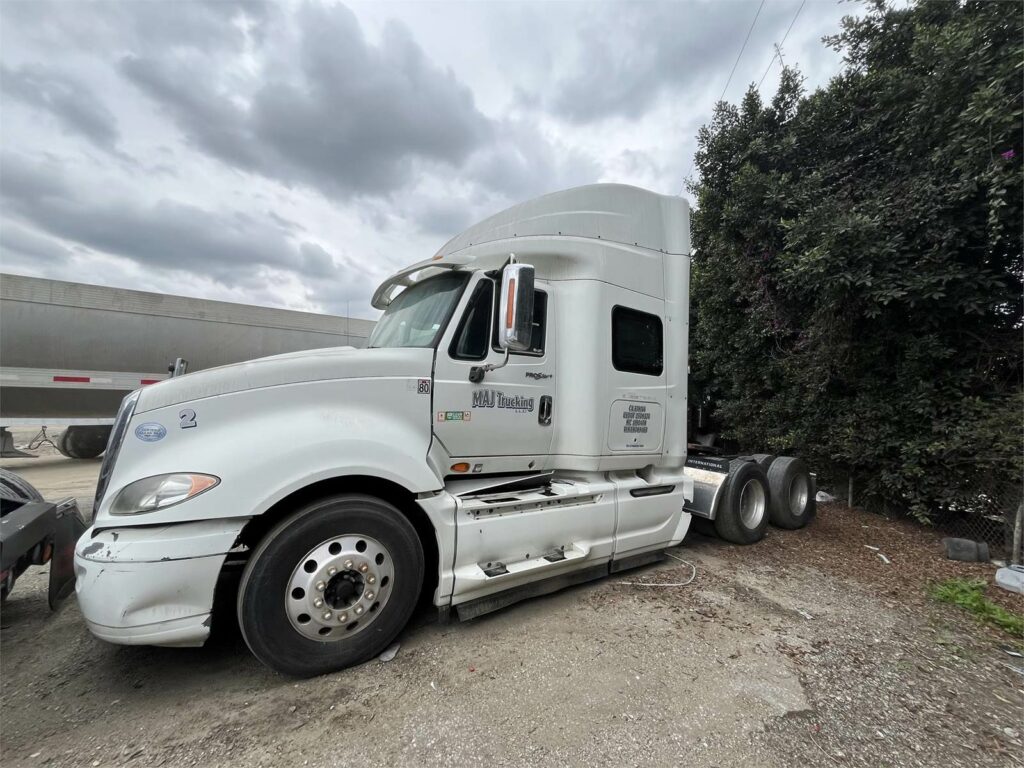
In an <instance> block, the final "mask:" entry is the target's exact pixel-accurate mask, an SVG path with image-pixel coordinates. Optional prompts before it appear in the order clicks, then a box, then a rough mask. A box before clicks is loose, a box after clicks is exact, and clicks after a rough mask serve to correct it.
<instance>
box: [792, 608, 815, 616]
mask: <svg viewBox="0 0 1024 768" xmlns="http://www.w3.org/2000/svg"><path fill="white" fill-rule="evenodd" d="M796 612H797V613H799V614H800V615H801V616H803V617H804V618H805V619H813V618H814V617H813V616H811V614H809V613H808V612H807V611H804V610H801V609H800V608H797V609H796Z"/></svg>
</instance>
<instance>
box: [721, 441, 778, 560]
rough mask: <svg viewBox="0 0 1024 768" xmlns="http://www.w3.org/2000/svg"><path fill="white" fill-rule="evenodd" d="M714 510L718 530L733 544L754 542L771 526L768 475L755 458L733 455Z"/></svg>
mask: <svg viewBox="0 0 1024 768" xmlns="http://www.w3.org/2000/svg"><path fill="white" fill-rule="evenodd" d="M726 482H727V485H726V487H725V488H724V489H723V490H722V498H721V499H720V500H719V502H718V512H717V513H716V514H715V531H716V532H717V533H718V535H719V536H721V537H722V538H723V539H725V540H726V541H731V542H732V543H733V544H753V543H754V542H757V541H760V540H761V539H762V538H763V537H764V532H765V529H766V528H767V527H768V498H769V494H768V478H767V477H766V476H765V473H764V470H763V469H761V467H760V466H758V464H757V463H756V462H754V461H747V460H745V459H733V460H732V462H730V464H729V479H728V480H727V481H726Z"/></svg>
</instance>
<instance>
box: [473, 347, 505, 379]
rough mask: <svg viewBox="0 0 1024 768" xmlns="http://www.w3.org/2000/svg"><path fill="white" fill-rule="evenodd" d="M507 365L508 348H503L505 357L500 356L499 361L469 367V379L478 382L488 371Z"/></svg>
mask: <svg viewBox="0 0 1024 768" xmlns="http://www.w3.org/2000/svg"><path fill="white" fill-rule="evenodd" d="M506 365H508V350H507V349H506V350H505V357H503V358H502V360H501V362H500V363H488V364H487V365H474V366H473V367H472V368H470V369H469V380H470V381H471V382H473V383H474V384H479V383H480V382H481V381H483V380H484V374H486V373H487V372H488V371H496V370H498V369H499V368H504V367H505V366H506Z"/></svg>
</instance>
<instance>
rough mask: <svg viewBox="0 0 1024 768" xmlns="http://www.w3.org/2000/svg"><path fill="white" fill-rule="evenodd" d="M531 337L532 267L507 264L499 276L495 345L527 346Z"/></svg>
mask: <svg viewBox="0 0 1024 768" xmlns="http://www.w3.org/2000/svg"><path fill="white" fill-rule="evenodd" d="M532 336H533V267H532V266H531V265H530V264H509V265H507V266H506V267H505V269H504V271H503V272H502V275H501V303H500V304H499V305H498V346H499V347H501V348H502V349H505V350H509V351H512V352H523V351H525V350H528V349H529V348H530V342H531V340H532V339H531V337H532Z"/></svg>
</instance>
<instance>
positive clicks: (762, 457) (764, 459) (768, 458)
mask: <svg viewBox="0 0 1024 768" xmlns="http://www.w3.org/2000/svg"><path fill="white" fill-rule="evenodd" d="M747 458H748V459H753V460H754V463H755V464H757V466H759V467H760V468H761V469H762V470H763V471H764V473H765V474H768V467H770V466H771V465H772V462H773V461H775V459H776V456H775V454H774V453H755V454H754V455H753V456H748V457H747Z"/></svg>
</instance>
